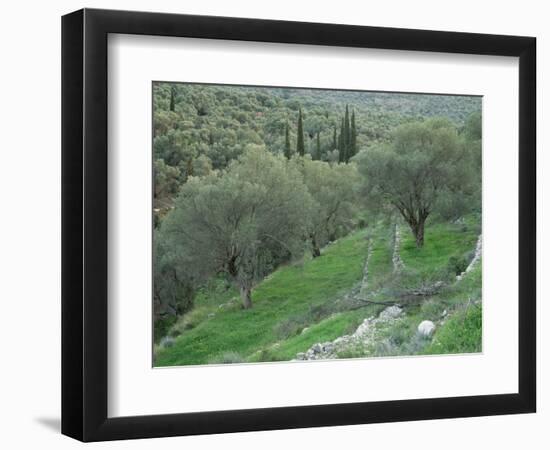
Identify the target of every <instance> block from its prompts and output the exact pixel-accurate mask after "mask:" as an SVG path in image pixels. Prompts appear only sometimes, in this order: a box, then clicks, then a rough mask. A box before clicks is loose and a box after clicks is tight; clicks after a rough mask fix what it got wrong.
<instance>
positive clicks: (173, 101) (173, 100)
mask: <svg viewBox="0 0 550 450" xmlns="http://www.w3.org/2000/svg"><path fill="white" fill-rule="evenodd" d="M175 110H176V88H175V86H170V111H172V112H174V111H175Z"/></svg>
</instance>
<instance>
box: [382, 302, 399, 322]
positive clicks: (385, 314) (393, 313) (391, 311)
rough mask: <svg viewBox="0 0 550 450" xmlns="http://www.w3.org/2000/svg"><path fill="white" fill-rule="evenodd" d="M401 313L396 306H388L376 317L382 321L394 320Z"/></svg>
mask: <svg viewBox="0 0 550 450" xmlns="http://www.w3.org/2000/svg"><path fill="white" fill-rule="evenodd" d="M402 312H403V310H402V309H401V308H400V307H399V306H397V305H394V306H388V307H387V308H386V309H385V310H384V311H382V312H381V313H380V316H378V317H379V319H380V320H384V321H386V320H391V319H396V318H397V317H399V316H400V315H401V313H402Z"/></svg>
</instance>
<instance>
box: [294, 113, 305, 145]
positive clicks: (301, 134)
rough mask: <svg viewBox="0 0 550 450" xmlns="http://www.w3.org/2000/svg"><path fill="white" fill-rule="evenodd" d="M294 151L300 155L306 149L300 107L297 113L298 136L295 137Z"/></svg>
mask: <svg viewBox="0 0 550 450" xmlns="http://www.w3.org/2000/svg"><path fill="white" fill-rule="evenodd" d="M296 139H297V140H296V152H297V153H298V154H299V155H300V156H304V154H305V152H306V149H305V145H304V123H303V119H302V108H300V111H299V113H298V137H297V138H296Z"/></svg>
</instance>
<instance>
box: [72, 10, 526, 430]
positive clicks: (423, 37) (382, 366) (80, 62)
mask: <svg viewBox="0 0 550 450" xmlns="http://www.w3.org/2000/svg"><path fill="white" fill-rule="evenodd" d="M535 65H536V40H535V38H533V37H518V36H496V35H486V34H469V33H458V32H440V31H424V30H407V29H391V28H375V27H361V26H350V25H333V24H319V23H299V22H283V21H268V20H256V19H242V18H226V17H206V16H188V15H171V14H157V13H143V12H128V11H124V12H123V11H107V10H89V9H84V10H80V11H77V12H74V13H71V14H68V15H66V16H64V17H63V20H62V111H63V112H62V124H63V129H62V176H63V183H62V185H63V192H62V205H63V213H62V215H63V217H62V228H63V229H62V245H63V248H62V261H63V263H62V272H63V273H62V287H63V296H62V327H63V329H62V432H63V433H64V434H66V435H68V436H71V437H73V438H76V439H79V440H82V441H101V440H113V439H130V438H147V437H161V436H178V435H190V434H209V433H226V432H238V431H254V430H273V429H282V428H300V427H319V426H330V425H347V424H361V423H375V422H395V421H405V420H424V419H437V418H453V417H468V416H481V415H496V414H515V413H529V412H535V405H536V360H535V355H536V342H535V336H536V320H535V319H536V312H535V304H536V282H535V281H536V280H535V263H536V257H535V244H536V242H535V239H536V222H535V219H536V201H535V200H536V196H535V186H536V182H535V181H536V180H535V174H536V157H535V137H536V107H535V90H536V78H535Z"/></svg>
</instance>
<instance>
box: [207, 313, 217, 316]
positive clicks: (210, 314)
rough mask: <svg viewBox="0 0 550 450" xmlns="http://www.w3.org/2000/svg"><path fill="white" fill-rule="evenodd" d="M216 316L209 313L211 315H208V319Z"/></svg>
mask: <svg viewBox="0 0 550 450" xmlns="http://www.w3.org/2000/svg"><path fill="white" fill-rule="evenodd" d="M215 315H216V314H214V313H209V314H208V317H214V316H215Z"/></svg>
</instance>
